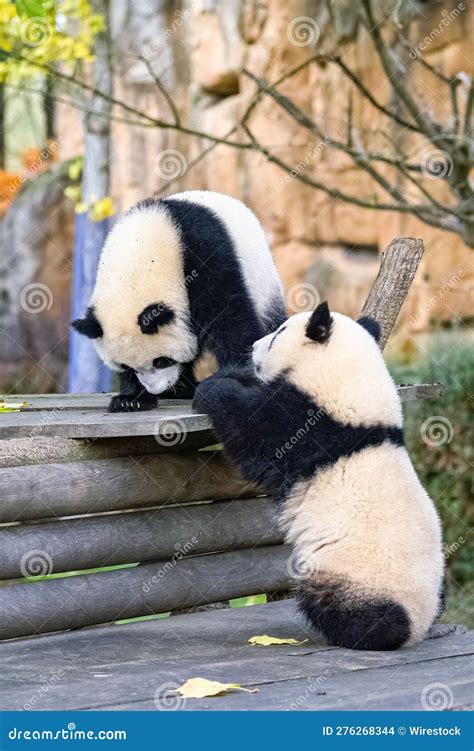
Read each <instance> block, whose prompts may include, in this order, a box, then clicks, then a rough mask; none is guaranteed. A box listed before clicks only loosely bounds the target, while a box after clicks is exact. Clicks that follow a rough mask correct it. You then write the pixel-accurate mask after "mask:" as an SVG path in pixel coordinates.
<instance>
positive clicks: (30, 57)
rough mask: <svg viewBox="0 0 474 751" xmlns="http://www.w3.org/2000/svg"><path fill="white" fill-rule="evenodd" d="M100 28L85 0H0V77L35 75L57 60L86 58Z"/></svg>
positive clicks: (14, 79)
mask: <svg viewBox="0 0 474 751" xmlns="http://www.w3.org/2000/svg"><path fill="white" fill-rule="evenodd" d="M103 28H104V19H103V18H102V16H100V15H98V14H97V13H94V12H93V9H92V6H91V4H90V2H88V0H63V1H62V2H59V0H16V2H15V1H14V0H0V81H3V82H8V83H14V82H18V81H21V80H23V79H25V78H29V77H31V76H37V75H38V73H44V66H48V65H52V64H54V63H58V62H63V63H64V62H66V63H67V62H70V63H76V62H77V61H78V60H90V59H91V58H92V52H91V50H92V44H93V41H94V39H95V37H96V35H97V34H98V33H99V32H100V31H102V29H103Z"/></svg>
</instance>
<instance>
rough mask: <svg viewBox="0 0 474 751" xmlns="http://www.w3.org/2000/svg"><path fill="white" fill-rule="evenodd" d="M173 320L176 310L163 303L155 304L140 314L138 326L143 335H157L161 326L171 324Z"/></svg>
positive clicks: (148, 306)
mask: <svg viewBox="0 0 474 751" xmlns="http://www.w3.org/2000/svg"><path fill="white" fill-rule="evenodd" d="M173 318H174V310H172V309H171V308H169V307H168V306H167V305H165V304H164V303H163V302H154V303H152V304H151V305H147V306H146V308H143V310H142V312H141V313H139V314H138V325H139V326H140V330H141V332H142V334H156V332H157V331H158V329H159V327H160V326H164V325H165V324H166V323H170V321H172V320H173Z"/></svg>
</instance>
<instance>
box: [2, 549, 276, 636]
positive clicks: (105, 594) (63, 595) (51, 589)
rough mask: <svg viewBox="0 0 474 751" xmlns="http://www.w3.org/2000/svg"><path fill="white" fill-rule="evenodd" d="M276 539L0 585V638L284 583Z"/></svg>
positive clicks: (216, 598)
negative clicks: (270, 542) (107, 569)
mask: <svg viewBox="0 0 474 751" xmlns="http://www.w3.org/2000/svg"><path fill="white" fill-rule="evenodd" d="M287 557H288V549H287V548H286V547H285V546H283V545H273V546H269V547H262V548H256V549H254V550H239V551H232V552H228V553H216V554H213V555H204V556H200V557H196V558H184V559H182V560H176V561H157V562H154V563H146V564H143V565H141V566H137V567H134V568H128V569H122V570H118V571H110V572H106V573H98V574H84V575H81V576H73V577H66V578H61V579H52V580H49V581H44V582H38V583H34V584H13V585H7V586H4V587H2V588H0V639H8V638H13V637H18V636H28V635H31V634H38V633H46V632H51V631H60V630H63V629H70V628H80V627H81V626H87V625H91V624H96V623H107V622H110V621H115V620H119V619H124V618H135V617H138V616H141V615H149V614H152V613H163V612H167V611H170V610H177V609H181V608H189V607H193V606H195V605H204V604H207V603H211V602H221V601H222V600H229V599H232V598H235V597H242V596H244V595H252V594H259V593H262V592H275V591H278V590H281V589H286V588H288V584H289V575H288V570H287Z"/></svg>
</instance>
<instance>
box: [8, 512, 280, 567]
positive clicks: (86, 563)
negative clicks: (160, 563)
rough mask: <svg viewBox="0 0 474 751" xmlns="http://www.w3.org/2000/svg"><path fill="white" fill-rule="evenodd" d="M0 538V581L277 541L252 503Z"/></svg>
mask: <svg viewBox="0 0 474 751" xmlns="http://www.w3.org/2000/svg"><path fill="white" fill-rule="evenodd" d="M0 540H1V545H0V579H17V578H21V577H23V576H25V574H27V575H38V573H40V572H41V571H42V570H43V573H57V572H61V571H73V570H79V569H88V568H95V567H100V566H112V565H115V564H120V563H136V562H138V561H149V560H157V559H160V560H161V559H167V558H175V557H176V556H179V557H182V556H184V555H190V554H191V555H197V554H198V553H211V552H215V551H218V550H235V549H241V548H251V547H256V546H260V545H275V544H277V543H281V542H282V535H281V533H280V532H279V531H278V528H277V523H276V518H275V504H274V502H273V501H272V500H271V499H269V498H254V499H251V500H242V501H233V502H231V503H229V502H228V501H225V502H223V503H211V504H200V505H191V506H188V507H186V508H184V507H183V506H179V507H171V508H162V509H155V510H153V511H138V512H134V513H126V514H107V515H105V516H99V517H88V518H86V519H68V520H67V521H54V522H49V523H46V524H26V525H20V526H14V527H12V528H6V529H3V530H2V531H1V536H0ZM32 551H34V552H32ZM35 561H36V564H37V566H38V568H35Z"/></svg>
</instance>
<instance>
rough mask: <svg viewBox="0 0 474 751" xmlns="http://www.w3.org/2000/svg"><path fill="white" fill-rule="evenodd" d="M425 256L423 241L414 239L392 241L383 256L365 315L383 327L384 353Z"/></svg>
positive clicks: (381, 337) (381, 343) (364, 311)
mask: <svg viewBox="0 0 474 751" xmlns="http://www.w3.org/2000/svg"><path fill="white" fill-rule="evenodd" d="M423 253H424V246H423V240H419V239H415V238H414V237H400V238H397V239H396V240H392V242H391V243H390V245H389V246H388V247H387V248H386V249H385V250H384V252H383V253H382V258H381V261H380V269H379V273H378V275H377V278H376V280H375V282H374V284H373V285H372V289H371V290H370V292H369V296H368V298H367V300H366V302H365V305H364V307H363V308H362V312H361V316H369V317H370V318H373V319H375V320H376V321H377V323H378V324H379V326H380V340H379V344H380V349H383V348H384V347H385V345H386V343H387V339H388V337H389V336H390V334H391V332H392V329H393V327H394V325H395V322H396V320H397V318H398V314H399V313H400V310H401V307H402V305H403V303H404V302H405V298H406V296H407V293H408V290H409V289H410V286H411V283H412V281H413V279H414V277H415V274H416V270H417V268H418V265H419V263H420V261H421V258H422V256H423Z"/></svg>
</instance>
